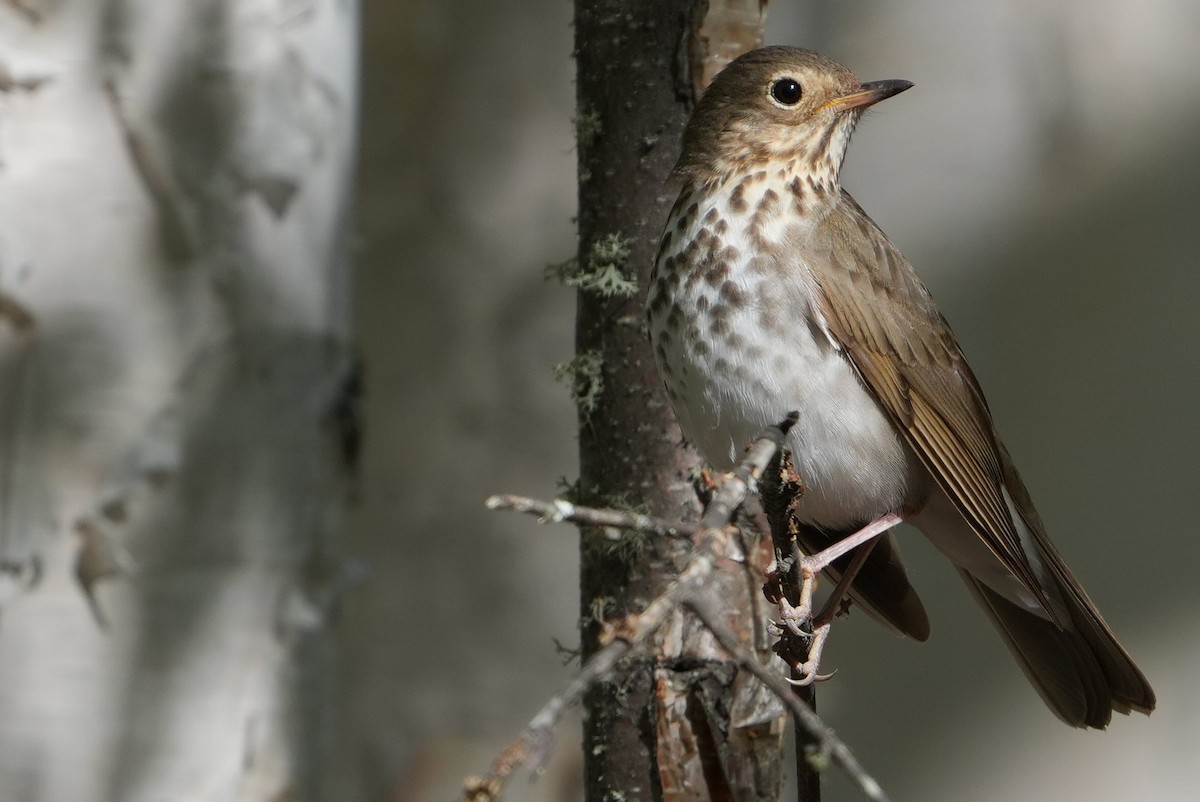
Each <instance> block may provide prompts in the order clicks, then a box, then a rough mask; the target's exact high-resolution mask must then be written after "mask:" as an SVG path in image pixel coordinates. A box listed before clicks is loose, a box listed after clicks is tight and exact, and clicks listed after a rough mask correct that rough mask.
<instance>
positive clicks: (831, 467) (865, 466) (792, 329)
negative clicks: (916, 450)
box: [649, 208, 927, 529]
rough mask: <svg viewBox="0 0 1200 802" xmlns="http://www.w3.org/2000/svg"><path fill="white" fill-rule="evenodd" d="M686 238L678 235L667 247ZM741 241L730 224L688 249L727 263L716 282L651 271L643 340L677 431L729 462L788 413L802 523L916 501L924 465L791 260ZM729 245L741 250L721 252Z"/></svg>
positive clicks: (862, 515) (852, 519)
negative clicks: (713, 240)
mask: <svg viewBox="0 0 1200 802" xmlns="http://www.w3.org/2000/svg"><path fill="white" fill-rule="evenodd" d="M704 215H705V210H704V209H703V208H702V209H700V210H699V212H698V214H697V215H696V223H695V225H694V226H693V229H699V228H702V227H703V226H704V225H705V223H704ZM710 219H711V218H710ZM710 224H711V223H710ZM689 233H694V232H689ZM693 239H694V237H689V236H683V237H680V245H677V247H676V252H677V253H680V252H682V251H683V247H682V245H683V244H686V243H687V242H691V241H692V240H693ZM742 239H743V238H742V237H736V236H734V237H730V236H729V235H728V230H727V231H726V235H725V236H724V237H723V238H722V239H721V240H720V241H719V243H718V245H719V247H718V246H716V245H714V246H709V247H710V250H711V253H710V254H709V255H708V256H709V258H707V260H706V258H705V253H704V252H703V249H701V250H700V252H697V251H696V249H695V248H694V246H693V250H692V252H691V256H692V258H690V259H688V264H689V265H690V266H693V267H694V266H696V265H700V266H701V267H702V268H703V267H704V266H705V265H707V267H708V268H709V269H711V268H712V266H713V264H714V260H717V261H719V262H720V264H721V265H723V266H724V267H725V268H726V269H725V270H724V271H723V272H722V271H719V270H718V271H717V273H719V274H720V275H719V276H717V277H716V278H715V280H714V277H713V276H712V275H710V276H708V277H707V278H706V277H705V276H704V275H701V276H699V277H697V276H694V275H689V274H686V273H685V274H684V275H683V276H682V277H681V278H680V280H678V281H677V282H674V283H675V286H674V288H673V289H672V288H671V284H672V282H669V281H663V277H662V276H661V275H660V277H659V280H658V281H656V284H655V286H654V287H652V288H651V300H652V301H653V299H654V297H655V295H654V294H655V292H656V291H657V290H658V289H659V284H662V289H663V291H664V292H665V293H666V299H667V300H666V302H665V303H660V304H659V305H658V308H657V311H656V308H655V304H653V303H651V305H650V307H649V309H650V312H649V322H650V330H651V338H652V340H653V341H654V344H655V352H656V358H657V360H658V363H659V373H660V374H661V375H662V377H663V379H664V382H665V384H666V385H667V388H668V392H669V394H670V396H671V400H672V404H673V405H674V409H675V414H676V416H677V417H678V419H679V423H680V426H681V427H682V428H683V431H684V434H685V435H686V436H687V437H688V439H689V440H691V441H692V442H693V443H694V444H695V445H696V447H697V448H699V449H700V451H701V453H702V454H703V455H704V456H705V458H706V459H708V461H709V462H710V463H711V464H712V465H713V467H714V468H718V469H727V468H729V467H730V466H731V465H732V464H733V463H734V462H735V461H736V460H737V459H738V457H739V455H740V454H741V453H742V451H743V450H744V449H745V447H746V446H747V445H748V444H749V443H750V441H751V440H752V439H753V438H754V437H755V435H757V434H758V433H759V432H760V431H761V430H762V429H763V428H764V427H765V426H767V425H770V424H772V423H777V422H779V421H781V420H783V419H784V418H785V417H786V416H787V414H788V413H789V412H792V411H796V412H799V413H800V414H799V420H798V421H797V423H796V425H795V426H794V427H793V428H792V430H791V432H790V434H789V437H788V446H789V448H790V449H791V451H792V457H793V461H794V463H795V467H796V469H797V471H798V472H799V474H800V476H801V477H802V478H803V480H804V482H805V485H806V491H805V494H804V496H803V498H802V500H801V506H800V509H799V513H800V515H801V517H802V518H803V519H804V520H805V521H806V522H809V523H815V524H818V525H822V526H825V527H829V528H838V529H840V528H847V527H851V526H854V525H861V524H864V523H867V522H869V521H871V520H873V519H874V518H876V517H878V516H880V515H883V514H885V513H887V512H891V511H894V510H899V509H900V508H901V507H902V506H904V505H905V504H906V503H912V502H915V501H918V500H919V499H920V498H921V497H923V495H924V489H925V485H926V477H927V474H926V472H925V470H924V469H923V468H922V467H921V466H920V464H919V463H918V461H917V459H916V457H915V455H913V454H912V452H911V450H910V449H909V448H908V447H907V446H906V445H905V444H904V442H903V440H902V438H901V436H900V435H899V434H898V432H897V431H896V430H895V428H894V427H893V425H892V423H891V422H890V420H889V419H888V418H887V417H886V415H885V414H884V412H883V411H882V410H881V409H880V407H879V405H878V404H877V403H876V402H875V401H874V399H873V398H872V397H871V396H870V395H869V394H868V393H867V391H866V389H865V388H864V387H863V385H862V383H861V382H860V381H859V379H858V376H857V374H856V373H855V371H854V368H853V366H852V365H851V364H850V363H849V361H848V360H847V359H846V357H845V356H844V355H843V353H842V351H841V350H840V348H839V347H838V346H837V345H836V344H835V343H834V342H833V341H831V340H830V339H829V337H828V336H827V334H826V327H825V325H824V319H823V317H822V316H821V314H820V312H819V304H817V303H815V301H816V297H817V296H816V293H817V292H818V290H817V288H816V287H815V285H814V284H813V282H812V280H811V277H810V275H809V274H808V271H807V270H806V269H805V268H804V267H803V265H802V263H801V261H800V259H799V257H798V256H794V257H793V258H790V259H789V260H788V262H787V263H784V262H783V261H779V262H778V263H773V262H771V261H770V260H764V259H761V258H760V259H758V260H756V261H752V260H751V259H749V258H747V257H746V255H748V254H752V253H753V252H754V251H753V250H752V246H751V244H750V243H749V242H745V241H739V240H742ZM708 240H709V238H704V237H701V242H705V243H707V242H708ZM731 245H732V250H730V249H729V246H731ZM722 249H725V250H724V251H722ZM732 252H736V253H737V254H739V258H736V259H729V258H725V259H723V260H722V259H720V256H721V254H722V253H724V254H725V256H726V257H728V255H729V254H730V253H732ZM670 255H671V254H670V252H669V251H668V252H667V253H664V254H663V258H664V259H665V258H666V257H667V256H670ZM661 272H662V260H660V273H661ZM702 272H703V271H702ZM668 329H670V330H671V332H670V333H667V334H665V336H664V332H666V331H667V330H668Z"/></svg>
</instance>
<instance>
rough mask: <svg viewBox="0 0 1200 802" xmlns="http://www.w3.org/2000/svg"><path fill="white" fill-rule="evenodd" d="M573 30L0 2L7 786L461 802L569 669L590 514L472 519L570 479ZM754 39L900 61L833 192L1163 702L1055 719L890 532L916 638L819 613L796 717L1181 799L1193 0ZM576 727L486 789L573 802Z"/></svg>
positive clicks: (498, 15)
mask: <svg viewBox="0 0 1200 802" xmlns="http://www.w3.org/2000/svg"><path fill="white" fill-rule="evenodd" d="M360 13H361V18H360V16H359V15H360ZM571 14H572V5H571V3H569V2H567V0H507V1H506V2H503V3H498V2H494V1H489V0H404V2H399V3H397V2H393V1H392V0H363V2H362V4H361V7H360V6H358V5H357V4H355V3H354V2H351V1H350V0H236V1H235V0H195V2H190V3H186V4H170V3H161V2H159V0H104V2H91V1H90V0H3V2H0V607H2V615H0V744H3V745H4V747H5V748H3V749H0V799H3V800H4V802H9V800H13V802H46V801H47V800H50V801H51V802H58V800H63V801H64V802H65V801H66V800H70V802H81V801H82V802H92V800H96V802H108V801H109V800H120V802H127V801H128V800H133V802H141V800H145V801H146V802H159V800H161V799H164V798H171V799H179V800H260V799H278V800H283V799H298V798H301V797H302V791H303V790H305V789H316V788H320V789H322V790H323V791H324V797H325V798H327V799H335V800H346V801H347V802H359V801H360V800H361V802H427V801H428V802H432V801H433V800H439V801H440V802H444V800H448V799H453V798H457V794H458V789H459V788H460V786H461V783H462V781H463V778H464V777H465V776H467V775H469V774H475V773H481V772H483V771H485V770H486V769H487V768H488V766H489V764H490V762H491V760H492V758H493V757H494V756H495V755H496V753H497V752H498V751H499V750H500V749H501V748H502V747H503V746H504V745H505V744H506V743H507V742H508V741H509V740H510V739H511V738H512V737H514V736H515V735H516V734H517V733H518V732H519V731H520V729H521V728H522V727H523V726H524V725H525V724H526V723H527V721H528V720H529V718H530V717H531V716H532V715H533V714H534V713H535V712H536V711H537V709H538V707H539V706H540V705H541V704H542V703H543V702H544V700H545V699H546V698H547V697H548V696H549V695H550V694H552V693H553V692H555V691H556V690H557V689H559V688H560V687H561V686H562V684H563V683H564V682H565V681H566V680H567V679H568V677H570V676H571V675H572V673H573V671H574V670H575V667H574V666H573V665H572V666H568V665H564V664H563V660H562V654H561V650H560V648H559V644H561V645H562V646H565V647H568V648H569V647H572V646H574V645H575V644H576V643H577V641H578V637H577V634H576V624H577V621H576V619H577V609H578V591H577V576H576V574H577V568H576V562H577V553H576V552H577V535H576V532H575V530H574V529H573V528H572V527H566V526H557V527H539V526H537V525H536V524H535V523H534V522H533V520H532V519H530V518H526V517H522V516H517V515H515V514H511V513H489V512H487V511H486V510H485V509H484V506H483V501H484V499H485V498H486V497H487V496H489V495H491V494H493V493H498V492H513V493H523V494H528V495H533V496H536V497H542V498H550V497H553V496H554V495H555V494H556V493H557V492H558V489H559V485H560V480H561V479H564V478H565V479H566V480H568V481H569V480H572V479H574V478H575V477H576V475H577V467H576V464H577V455H576V439H575V427H576V418H575V410H574V408H573V406H572V404H571V402H570V400H569V397H568V393H567V389H566V388H565V387H563V386H562V385H560V384H557V383H556V382H555V381H554V379H553V377H552V371H553V367H554V365H555V364H557V363H559V362H561V361H563V360H566V359H568V358H569V357H570V356H571V355H572V351H573V317H574V310H575V297H574V292H573V291H572V290H569V289H567V288H565V287H563V286H562V285H561V284H560V283H558V282H555V281H546V280H545V279H544V277H543V276H544V268H545V266H546V265H547V264H550V263H558V262H562V261H563V260H565V259H567V258H568V257H571V256H572V255H574V252H575V230H574V224H573V219H572V218H573V215H574V211H575V204H576V201H575V197H576V171H575V153H574V124H573V116H574V84H573V79H574V64H573V61H572V58H571V50H572V29H571ZM767 20H768V25H767V37H766V38H767V42H768V43H788V44H795V45H801V46H805V47H810V48H813V49H816V50H819V51H821V52H823V53H825V54H827V55H829V56H831V57H833V58H835V59H837V60H838V61H840V62H842V63H844V64H846V65H848V66H849V67H851V68H852V69H854V70H855V71H856V72H857V73H858V74H859V75H860V76H861V77H862V78H863V79H864V80H874V79H885V78H903V79H908V80H911V81H913V82H915V84H916V87H915V88H914V89H913V90H911V91H909V92H906V93H905V94H904V95H902V96H901V97H899V98H897V99H895V100H893V101H890V102H888V103H885V104H881V105H880V106H879V107H876V109H874V110H872V112H871V113H870V114H869V115H868V117H867V119H865V120H864V121H863V124H862V125H861V126H860V127H859V129H858V133H857V134H856V136H855V142H854V145H853V146H852V147H851V150H850V155H849V158H848V161H847V164H846V167H845V171H844V173H843V181H844V183H845V184H846V186H847V187H848V188H849V189H850V190H851V191H852V192H853V193H854V195H855V197H856V198H857V199H858V201H859V202H860V203H861V204H862V205H863V206H864V208H865V209H866V210H867V211H868V212H869V213H870V214H871V216H872V217H873V218H874V219H875V220H876V221H877V222H878V223H879V224H880V225H881V226H882V227H883V229H884V230H885V231H886V232H888V234H889V235H890V237H891V238H892V239H893V241H894V242H895V243H896V244H897V245H898V246H899V247H900V248H901V249H902V250H903V251H904V253H905V254H906V255H907V256H908V257H909V259H910V260H911V261H912V262H913V264H914V265H916V267H917V269H918V270H919V271H920V273H921V275H922V276H923V278H924V279H925V281H926V283H927V284H928V285H929V287H930V288H931V289H932V291H933V292H934V294H935V295H936V296H937V298H938V300H939V303H940V306H941V309H942V311H943V312H944V314H945V315H946V317H947V318H948V319H949V320H950V322H951V323H952V324H953V326H954V328H955V331H956V332H957V334H958V337H959V339H960V341H961V343H962V345H963V348H964V350H965V351H966V353H967V355H968V357H969V358H970V360H971V363H972V366H973V367H974V369H975V371H976V373H977V375H978V376H979V378H980V381H981V382H982V384H983V386H984V388H985V389H986V391H987V393H988V398H989V400H990V403H991V407H992V411H993V414H994V416H995V418H996V421H997V424H998V426H999V428H1000V430H1001V432H1002V433H1003V435H1004V437H1005V439H1006V441H1007V444H1008V447H1009V450H1010V451H1011V452H1012V454H1013V455H1014V457H1015V459H1016V461H1017V463H1018V464H1019V465H1020V468H1021V471H1022V473H1023V475H1024V478H1025V481H1026V483H1027V484H1028V486H1029V488H1030V490H1031V492H1032V494H1033V496H1034V498H1035V499H1036V501H1037V503H1038V507H1039V510H1040V512H1041V515H1042V517H1043V518H1044V520H1045V522H1046V524H1047V527H1048V529H1049V531H1050V534H1051V536H1052V537H1053V539H1054V541H1055V543H1056V544H1057V545H1058V546H1059V547H1060V549H1061V550H1062V552H1063V553H1064V555H1065V556H1066V558H1067V561H1068V562H1069V564H1070V565H1071V566H1072V567H1073V568H1074V570H1075V571H1076V573H1077V574H1078V575H1079V577H1080V578H1081V580H1082V581H1083V583H1084V585H1085V586H1086V587H1087V588H1088V590H1089V592H1090V593H1091V595H1092V597H1093V598H1094V600H1095V601H1096V602H1097V604H1098V605H1099V607H1100V608H1101V609H1102V610H1103V611H1104V613H1105V615H1106V617H1107V619H1108V620H1109V622H1110V623H1111V624H1112V625H1113V627H1114V629H1115V630H1116V631H1117V633H1118V634H1119V635H1120V636H1121V639H1122V640H1123V642H1124V643H1125V645H1126V646H1127V647H1128V649H1129V651H1130V652H1131V653H1132V654H1133V655H1134V656H1135V657H1136V659H1137V660H1138V662H1139V663H1140V664H1141V666H1142V668H1143V669H1144V670H1145V672H1146V674H1147V675H1148V676H1149V678H1150V680H1151V682H1152V684H1153V685H1154V687H1155V689H1156V691H1157V693H1158V699H1159V703H1158V704H1159V707H1158V710H1157V712H1155V714H1154V715H1153V716H1152V717H1149V718H1146V717H1142V716H1134V717H1130V718H1125V717H1118V719H1117V720H1115V721H1114V722H1113V724H1112V726H1111V727H1110V729H1109V730H1108V731H1107V732H1104V733H1097V732H1078V731H1073V730H1070V729H1068V728H1066V727H1065V726H1063V725H1062V724H1061V723H1059V722H1058V721H1057V720H1056V719H1055V718H1054V717H1053V716H1052V715H1051V714H1050V713H1048V712H1047V710H1046V709H1045V707H1044V705H1043V704H1042V703H1041V701H1040V700H1039V699H1038V697H1037V695H1036V693H1034V692H1033V690H1032V689H1031V688H1030V687H1029V685H1028V683H1027V682H1026V681H1025V679H1024V677H1023V676H1022V675H1021V673H1020V671H1019V669H1018V668H1017V667H1016V665H1015V664H1014V663H1013V661H1012V659H1011V658H1010V657H1009V655H1008V654H1007V652H1006V650H1005V649H1004V647H1003V645H1002V644H1001V642H1000V639H999V637H997V635H996V634H995V633H994V632H993V631H992V629H991V627H990V626H989V625H988V624H987V622H986V620H985V619H984V616H983V615H982V614H981V613H980V612H979V611H978V610H977V609H976V607H975V605H974V603H973V601H972V600H971V599H970V597H969V595H968V593H967V592H966V591H965V589H964V587H963V586H962V583H961V582H960V581H959V579H958V578H957V577H956V576H955V572H954V571H953V570H951V568H950V566H949V564H947V563H946V561H945V560H944V559H942V558H941V557H940V556H939V555H938V554H936V553H935V552H934V551H933V549H932V548H931V547H930V546H929V545H928V544H926V543H925V542H924V541H923V540H922V539H921V538H920V537H919V536H917V535H916V533H915V532H911V531H910V532H906V533H904V534H903V535H902V542H903V543H904V546H905V553H906V558H907V561H908V563H909V566H910V573H911V575H912V579H913V581H914V584H915V585H916V586H917V588H918V590H919V591H920V593H921V594H922V597H923V598H924V600H925V603H926V606H927V608H928V610H929V612H930V616H931V619H932V626H933V637H932V640H931V641H930V642H929V643H927V644H916V643H912V642H907V641H902V640H898V639H896V638H894V637H892V636H891V635H889V634H888V633H886V632H885V631H883V630H882V629H881V628H880V627H878V626H877V625H874V624H873V623H872V622H870V621H869V620H865V619H864V618H863V617H862V616H858V615H853V616H851V617H850V618H848V619H846V620H844V621H841V622H839V625H838V626H837V627H836V628H835V630H834V635H833V637H832V639H831V641H830V645H829V648H828V649H827V651H826V657H825V663H824V667H825V668H827V669H833V668H836V669H837V670H838V673H837V678H836V679H835V680H833V681H831V682H828V683H826V684H824V685H822V686H821V689H820V710H821V714H822V716H823V717H824V718H825V719H826V721H827V722H828V723H829V724H831V725H832V726H833V727H834V729H835V730H836V731H837V732H838V734H839V735H840V736H841V737H842V738H843V739H844V740H845V741H846V742H847V743H849V744H850V745H851V746H852V748H853V749H854V750H855V751H856V753H857V755H858V757H859V759H860V760H861V761H862V763H863V764H864V765H865V766H866V767H867V768H868V769H869V770H870V771H872V772H873V773H874V774H875V775H876V777H878V778H879V780H880V781H881V782H882V784H883V786H884V787H885V788H886V789H887V791H888V792H889V794H890V795H891V797H892V798H893V799H896V800H925V801H932V802H949V801H950V800H963V799H970V800H982V801H983V802H1000V801H1001V800H1004V801H1006V802H1011V801H1013V800H1062V799H1089V800H1129V799H1137V800H1143V799H1147V800H1187V799H1193V798H1195V795H1196V791H1195V789H1196V788H1197V787H1200V762H1198V761H1197V760H1196V755H1197V754H1200V689H1197V687H1196V686H1195V683H1194V681H1193V677H1195V676H1197V675H1198V674H1200V624H1198V623H1197V616H1198V615H1200V589H1198V583H1197V580H1196V574H1197V569H1198V568H1200V523H1198V518H1197V516H1196V512H1195V510H1196V503H1195V498H1196V496H1197V490H1196V487H1195V486H1196V484H1197V481H1198V480H1200V457H1198V456H1197V455H1198V454H1200V427H1197V425H1196V422H1195V421H1196V410H1197V408H1198V407H1200V369H1198V367H1197V362H1198V359H1197V356H1196V354H1197V352H1198V351H1200V322H1198V317H1200V316H1198V315H1197V312H1196V305H1197V302H1198V300H1200V147H1198V146H1200V48H1197V47H1196V44H1195V43H1196V41H1197V38H1198V36H1200V4H1198V3H1196V2H1195V1H1194V0H1143V1H1142V2H1139V3H1136V4H1135V3H1129V2H1120V1H1119V0H1084V1H1083V2H1078V1H1076V2H1068V0H1003V1H1002V0H977V2H973V3H962V2H954V0H909V2H906V3H903V4H900V3H888V2H883V0H860V2H855V3H846V2H835V0H796V1H795V2H784V0H777V1H776V2H775V3H773V4H772V5H771V7H770V8H769V10H768V17H767ZM357 31H361V35H362V39H361V47H362V52H361V62H360V63H357V64H356V56H357V54H356V51H355V45H356V42H355V34H356V32H357ZM356 69H358V70H360V71H361V83H360V84H359V85H360V86H361V96H360V97H358V98H357V99H356V97H355V86H356V81H357V80H358V75H357V73H356ZM356 119H361V131H360V132H359V136H358V143H357V144H358V147H357V158H358V167H357V176H356V177H355V175H354V166H353V165H354V159H355V151H356V148H355V131H354V121H355V120H356ZM198 121H199V122H198ZM201 123H203V124H201ZM352 183H353V184H355V185H356V189H355V190H351V189H350V187H351V185H352ZM352 195H354V196H356V197H353V198H352V197H351V196H352ZM351 200H353V201H355V203H354V205H355V206H356V207H357V208H356V212H355V214H356V216H357V226H356V229H355V231H356V235H355V240H354V242H353V243H348V242H346V237H345V231H346V230H347V229H348V226H347V225H346V224H345V221H346V220H348V219H349V217H350V215H351V212H350V208H349V207H350V205H351V204H350V202H349V201H351ZM231 212H232V213H231ZM351 251H353V254H352V258H351ZM351 262H352V266H351V264H350V263H351ZM351 307H352V308H351ZM35 324H36V325H35ZM348 343H352V344H353V347H350V346H349V345H348ZM352 350H357V352H358V354H359V356H360V357H361V359H362V363H363V365H364V366H365V387H366V395H365V397H364V401H363V405H364V409H363V412H364V420H365V422H366V430H365V438H364V439H363V441H362V444H361V445H362V448H361V459H360V461H359V464H358V467H357V477H358V482H357V487H356V488H355V489H354V490H353V492H352V493H347V492H346V487H347V486H348V485H349V484H350V483H349V482H346V475H345V473H346V472H345V468H346V467H347V466H346V465H344V464H342V462H341V457H342V456H344V455H345V451H346V448H347V446H352V445H353V443H352V442H348V441H352V440H353V437H352V435H353V432H349V434H347V432H346V431H344V430H343V431H341V432H338V431H336V429H337V424H338V422H339V421H340V422H341V423H342V424H343V425H345V424H346V420H344V419H343V418H351V419H352V418H353V415H352V414H344V413H346V412H347V410H346V407H353V405H354V404H353V400H354V399H353V393H352V392H351V391H352V389H353V385H354V381H353V377H354V371H353V369H352V363H353V359H352V355H351V351H352ZM350 411H351V412H352V411H353V410H350ZM351 422H352V421H351ZM331 424H332V425H331ZM351 428H352V427H351ZM339 436H340V437H341V438H342V439H341V442H340V443H339V442H338V437H339ZM339 446H340V448H341V450H340V451H339ZM349 450H353V449H352V448H350V449H349ZM177 474H178V475H179V477H180V478H179V479H178V480H177V481H168V480H169V479H171V478H172V477H174V476H176V475H177ZM347 496H350V497H351V501H350V503H349V504H348V505H346V512H345V514H344V515H340V514H339V510H340V509H341V505H339V504H338V503H336V502H337V500H340V499H344V498H346V497H347ZM117 576H120V577H121V578H122V581H113V582H103V583H100V590H99V604H98V605H97V606H96V609H97V610H98V611H99V612H101V613H102V614H103V615H104V616H105V619H106V620H107V622H108V628H103V627H102V626H100V624H99V622H98V621H97V620H96V619H95V618H93V615H92V612H91V611H90V610H89V608H88V605H87V603H86V601H85V599H84V598H83V596H82V594H81V593H80V584H83V585H86V586H88V587H89V588H91V589H93V590H95V588H94V587H92V586H93V585H95V584H96V582H97V580H99V579H105V578H112V577H117ZM331 695H332V697H333V698H330V696H331ZM577 718H578V717H577V715H576V716H575V718H574V719H573V720H570V721H567V722H566V723H565V724H564V726H563V727H562V729H561V731H560V733H559V740H558V744H557V746H556V748H555V751H554V754H553V757H552V759H551V761H550V763H549V766H548V768H547V770H546V772H545V773H544V775H543V776H541V777H540V778H539V779H538V781H537V782H536V783H534V784H530V783H528V782H527V781H526V778H525V777H518V778H517V779H516V780H515V782H514V784H513V786H512V788H511V789H510V791H509V794H508V796H507V798H508V799H510V800H514V802H516V801H521V802H552V801H553V802H559V801H562V802H573V800H577V799H579V798H580V793H579V786H580V782H581V780H580V774H581V756H580V749H579V727H578V720H577ZM164 788H165V789H169V792H164V791H163V789H164ZM298 789H300V790H298ZM826 789H827V791H826V798H828V799H855V798H857V796H856V794H855V792H854V791H853V790H852V789H851V788H850V787H849V785H848V783H846V782H845V781H844V780H842V778H841V777H840V776H839V775H838V774H837V773H836V772H830V774H829V775H828V780H827V784H826ZM310 793H311V790H310Z"/></svg>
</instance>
